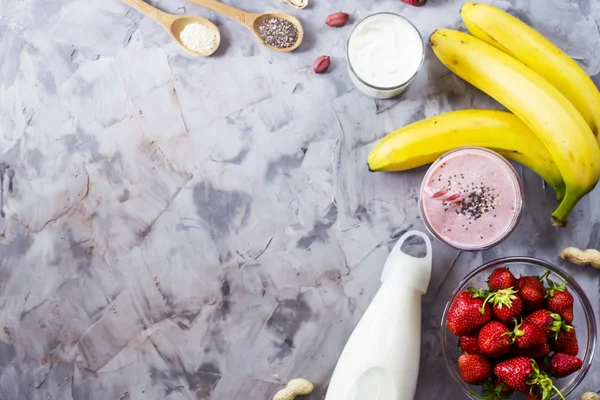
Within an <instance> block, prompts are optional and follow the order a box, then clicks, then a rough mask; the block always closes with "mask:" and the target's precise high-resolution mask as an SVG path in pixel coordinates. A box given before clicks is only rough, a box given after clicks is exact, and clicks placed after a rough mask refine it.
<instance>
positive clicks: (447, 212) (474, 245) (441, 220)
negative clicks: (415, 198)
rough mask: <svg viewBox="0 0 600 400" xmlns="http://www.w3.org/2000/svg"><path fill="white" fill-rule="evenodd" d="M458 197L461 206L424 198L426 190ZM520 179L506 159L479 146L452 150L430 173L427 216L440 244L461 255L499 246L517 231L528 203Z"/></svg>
mask: <svg viewBox="0 0 600 400" xmlns="http://www.w3.org/2000/svg"><path fill="white" fill-rule="evenodd" d="M426 187H427V188H430V189H431V188H435V189H436V190H447V191H448V192H449V193H458V194H460V195H461V198H460V199H459V200H457V201H453V202H450V201H443V200H440V199H436V198H431V197H429V196H427V195H424V194H423V193H424V189H425V188H426ZM522 196H523V193H522V189H521V183H520V179H519V177H518V175H517V173H516V171H515V170H514V168H513V167H512V166H511V165H510V163H509V162H508V161H506V160H505V159H504V158H502V157H501V156H500V155H498V154H496V153H494V152H492V151H489V150H486V149H483V148H476V147H469V148H463V149H459V150H455V151H452V152H450V153H447V154H445V155H444V156H442V157H440V158H439V159H438V161H436V162H435V163H434V164H433V165H432V166H431V167H430V169H429V171H427V174H426V175H425V178H424V180H423V185H422V188H421V201H420V203H421V214H422V217H423V219H424V220H425V223H426V224H427V227H428V228H429V229H430V231H431V232H432V233H433V234H434V235H435V236H437V237H438V239H440V240H442V241H443V242H445V243H447V244H449V245H450V246H453V247H456V248H458V249H461V250H481V249H486V248H490V247H493V246H495V245H496V244H498V243H500V242H501V241H502V240H504V239H505V238H506V237H507V236H508V235H509V234H510V233H511V232H512V231H513V229H514V228H515V226H516V224H517V222H518V220H519V217H520V214H521V208H522V204H523V197H522Z"/></svg>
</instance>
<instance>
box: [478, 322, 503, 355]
mask: <svg viewBox="0 0 600 400" xmlns="http://www.w3.org/2000/svg"><path fill="white" fill-rule="evenodd" d="M511 342H512V340H511V338H510V330H509V329H508V328H507V327H506V325H504V324H503V323H501V322H498V321H491V322H488V323H487V324H486V325H485V326H484V327H483V328H481V330H480V331H479V336H478V337H477V343H478V344H479V348H480V349H481V352H482V353H483V354H485V355H486V356H488V357H493V358H497V357H501V356H503V355H504V354H506V353H508V352H509V351H510V349H511V348H512V345H511Z"/></svg>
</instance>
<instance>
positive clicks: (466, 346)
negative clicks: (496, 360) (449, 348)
mask: <svg viewBox="0 0 600 400" xmlns="http://www.w3.org/2000/svg"><path fill="white" fill-rule="evenodd" d="M458 345H459V346H460V348H461V349H463V351H464V352H465V353H468V354H479V355H483V353H482V352H481V349H480V348H479V345H478V344H477V335H473V336H461V337H460V339H459V340H458Z"/></svg>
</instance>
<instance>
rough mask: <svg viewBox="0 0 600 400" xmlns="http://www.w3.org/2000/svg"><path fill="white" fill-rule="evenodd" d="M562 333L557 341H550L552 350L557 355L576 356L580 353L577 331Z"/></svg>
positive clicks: (572, 329) (571, 330)
mask: <svg viewBox="0 0 600 400" xmlns="http://www.w3.org/2000/svg"><path fill="white" fill-rule="evenodd" d="M570 328H571V329H568V330H564V331H560V332H559V333H558V335H557V336H556V339H554V340H551V341H550V348H551V349H552V350H554V351H555V352H557V353H565V354H569V355H572V356H576V355H577V353H579V344H578V343H577V335H576V334H575V329H574V328H573V327H570Z"/></svg>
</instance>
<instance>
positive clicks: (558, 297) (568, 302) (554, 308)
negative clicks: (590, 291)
mask: <svg viewBox="0 0 600 400" xmlns="http://www.w3.org/2000/svg"><path fill="white" fill-rule="evenodd" d="M546 282H548V285H549V286H550V289H548V300H547V301H546V307H547V308H548V310H550V311H551V312H553V313H556V314H558V315H560V316H561V317H562V319H564V320H565V321H567V322H568V323H569V324H570V323H572V322H573V318H574V316H573V295H572V294H571V293H569V292H568V291H567V289H566V288H565V283H563V284H562V285H557V284H556V283H554V282H553V281H551V280H550V279H547V280H546Z"/></svg>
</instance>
